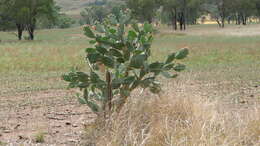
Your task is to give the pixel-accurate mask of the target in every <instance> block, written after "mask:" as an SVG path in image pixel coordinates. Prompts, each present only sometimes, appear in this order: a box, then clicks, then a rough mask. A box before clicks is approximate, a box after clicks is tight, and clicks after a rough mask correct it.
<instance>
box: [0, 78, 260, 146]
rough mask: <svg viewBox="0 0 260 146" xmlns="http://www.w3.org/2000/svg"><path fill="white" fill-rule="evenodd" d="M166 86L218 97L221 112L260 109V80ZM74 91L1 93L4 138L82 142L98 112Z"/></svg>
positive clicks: (46, 142)
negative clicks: (38, 137) (259, 82)
mask: <svg viewBox="0 0 260 146" xmlns="http://www.w3.org/2000/svg"><path fill="white" fill-rule="evenodd" d="M165 88H166V89H165V91H169V92H167V93H165V96H167V94H175V95H176V96H179V97H183V98H185V97H190V96H193V97H194V98H196V97H198V96H199V97H205V98H210V99H212V100H215V99H218V100H216V101H218V102H219V103H218V105H219V111H220V112H227V111H230V112H231V111H232V110H236V111H238V110H241V112H243V111H244V110H247V109H250V108H257V109H260V106H259V103H260V85H257V84H252V85H248V86H243V87H242V86H237V84H234V83H230V82H203V81H192V80H186V81H185V82H183V81H181V80H177V81H173V83H170V82H169V83H168V84H167V85H166V87H165ZM74 94H75V93H73V92H72V91H67V90H47V91H40V92H30V93H27V92H24V93H22V94H19V95H12V96H9V95H8V97H6V96H0V141H2V142H5V143H7V144H9V145H12V144H13V145H18V144H19V145H20V144H24V145H36V142H35V138H36V135H39V134H43V135H44V143H42V144H38V145H80V138H81V136H82V134H84V125H85V124H86V123H88V122H91V121H92V120H94V119H95V115H93V114H92V113H91V112H88V111H89V110H88V109H87V108H86V107H85V106H84V105H79V104H78V102H77V101H76V100H75V98H74V97H73V96H74ZM143 94H145V96H151V95H149V94H146V93H143ZM259 116H260V115H259ZM259 125H260V123H259Z"/></svg>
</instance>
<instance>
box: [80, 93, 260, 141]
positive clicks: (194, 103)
mask: <svg viewBox="0 0 260 146" xmlns="http://www.w3.org/2000/svg"><path fill="white" fill-rule="evenodd" d="M140 100H141V99H139V100H138V101H139V103H140ZM138 101H132V102H131V103H129V104H128V105H127V106H126V108H125V109H124V111H123V112H122V113H121V115H120V116H119V117H118V118H114V119H113V120H111V121H108V122H105V123H102V124H101V123H100V122H98V123H95V124H93V125H92V126H89V127H87V129H86V131H87V132H86V135H85V137H84V139H87V140H88V141H89V142H91V143H89V142H87V141H85V142H86V143H87V144H86V143H85V144H86V145H98V146H105V145H106V146H126V145H127V146H178V145H185V146H194V145H203V146H219V145H224V146H229V145H236V146H245V145H250V146H251V145H257V144H259V140H260V116H259V114H260V113H259V111H258V109H252V110H250V111H243V112H241V111H240V112H239V111H226V112H225V113H220V112H218V110H217V109H216V104H217V103H212V102H209V101H206V100H202V99H192V98H182V99H181V98H175V97H168V98H166V97H164V98H162V99H153V100H152V101H147V102H146V101H144V100H142V102H141V104H137V102H138Z"/></svg>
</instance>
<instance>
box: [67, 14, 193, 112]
mask: <svg viewBox="0 0 260 146" xmlns="http://www.w3.org/2000/svg"><path fill="white" fill-rule="evenodd" d="M129 22H130V16H129V15H128V14H126V13H121V17H120V19H119V21H117V19H115V17H113V16H110V17H108V18H107V19H106V21H105V22H104V23H102V24H97V25H96V26H95V27H89V26H87V27H85V28H84V32H85V35H86V36H87V37H89V38H90V39H91V41H90V42H89V43H90V44H92V45H93V47H91V48H87V49H86V61H87V62H88V65H89V68H90V72H89V73H85V72H79V71H75V70H74V71H71V72H70V73H68V74H65V75H63V79H64V80H65V81H67V82H69V88H80V89H81V90H82V91H83V93H84V94H83V97H78V98H79V102H80V103H82V104H86V105H88V106H89V107H90V108H91V109H92V111H93V112H95V113H96V114H105V115H107V114H108V113H112V112H114V111H117V112H119V111H120V109H121V108H122V107H123V106H124V104H125V102H126V100H127V98H128V97H129V96H130V93H131V92H132V91H133V90H134V89H136V88H144V89H149V90H150V91H151V92H152V93H155V94H156V93H159V92H160V91H161V87H160V84H159V82H158V81H157V80H156V79H157V77H158V76H159V75H161V76H163V77H166V78H175V77H177V73H178V72H180V71H182V70H184V69H185V66H184V65H182V64H179V63H176V60H181V59H184V58H185V57H186V56H187V55H188V52H189V51H188V49H181V50H180V51H179V52H176V53H171V54H170V55H169V56H168V57H167V58H166V60H165V61H164V62H158V61H157V62H150V60H149V58H150V57H151V49H150V48H151V45H152V42H153V31H154V29H153V27H152V25H151V24H148V23H145V24H144V25H143V26H142V27H139V26H138V25H137V24H136V23H134V24H132V25H131V28H130V29H129V28H127V26H128V25H127V24H129ZM172 72H174V74H172Z"/></svg>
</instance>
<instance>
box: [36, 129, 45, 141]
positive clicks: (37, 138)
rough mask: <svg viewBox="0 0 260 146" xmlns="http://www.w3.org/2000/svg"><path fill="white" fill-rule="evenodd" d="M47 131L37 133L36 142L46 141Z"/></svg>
mask: <svg viewBox="0 0 260 146" xmlns="http://www.w3.org/2000/svg"><path fill="white" fill-rule="evenodd" d="M44 138H45V133H44V132H39V133H37V134H36V135H35V142H36V143H44V142H45V139H44Z"/></svg>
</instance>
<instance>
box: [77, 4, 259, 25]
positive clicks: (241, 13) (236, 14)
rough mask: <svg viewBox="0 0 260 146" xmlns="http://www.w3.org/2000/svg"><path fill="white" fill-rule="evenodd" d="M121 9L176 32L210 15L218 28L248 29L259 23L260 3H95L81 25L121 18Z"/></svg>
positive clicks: (83, 17) (137, 17) (88, 9)
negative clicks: (244, 27)
mask: <svg viewBox="0 0 260 146" xmlns="http://www.w3.org/2000/svg"><path fill="white" fill-rule="evenodd" d="M120 9H121V10H122V9H130V10H131V12H132V17H133V19H136V20H138V21H139V22H145V21H147V22H149V23H153V22H161V23H165V24H169V25H172V27H173V29H175V30H177V29H180V30H185V29H186V26H187V25H192V24H197V23H198V22H197V20H198V18H200V17H202V16H203V15H208V14H210V16H211V17H212V19H214V20H215V21H216V22H217V23H218V25H219V27H224V26H225V23H235V24H237V25H240V24H242V25H247V24H248V22H249V21H250V20H252V19H251V18H253V19H254V20H258V21H259V19H260V0H117V1H108V0H95V1H94V2H93V3H91V4H90V5H89V6H88V7H87V8H86V9H85V10H84V11H82V12H81V16H82V19H81V20H80V23H81V24H93V23H95V22H96V21H103V19H104V18H105V17H106V16H107V15H108V14H114V15H118V13H119V12H120Z"/></svg>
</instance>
